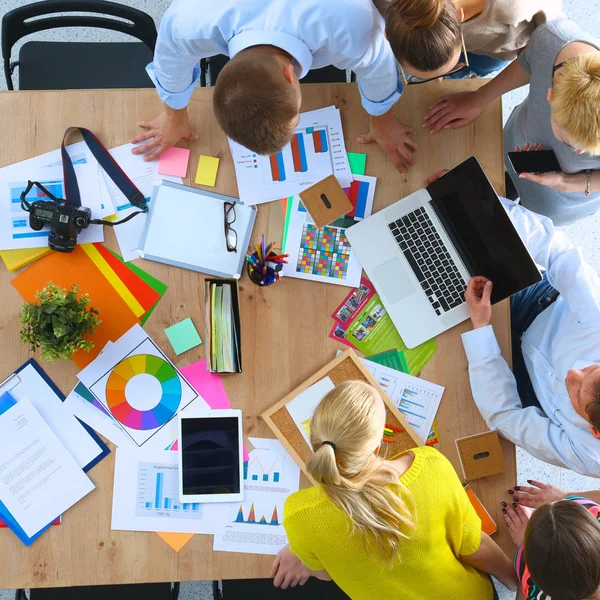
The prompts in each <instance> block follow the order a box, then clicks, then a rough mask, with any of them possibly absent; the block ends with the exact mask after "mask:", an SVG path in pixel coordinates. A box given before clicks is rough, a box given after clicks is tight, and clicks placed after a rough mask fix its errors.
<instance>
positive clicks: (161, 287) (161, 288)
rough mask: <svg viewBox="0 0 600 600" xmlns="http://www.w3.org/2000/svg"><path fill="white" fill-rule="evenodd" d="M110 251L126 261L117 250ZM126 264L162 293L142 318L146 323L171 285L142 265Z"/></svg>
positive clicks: (142, 322) (143, 322) (156, 290)
mask: <svg viewBox="0 0 600 600" xmlns="http://www.w3.org/2000/svg"><path fill="white" fill-rule="evenodd" d="M109 252H110V253H111V254H113V255H114V256H116V257H117V258H118V259H119V260H120V261H121V262H122V263H125V261H124V260H123V257H122V256H121V255H119V254H117V253H116V252H113V251H112V250H110V248H109ZM125 265H127V268H128V269H129V270H130V271H133V272H134V273H135V274H136V275H137V276H138V277H139V278H140V279H143V280H144V281H145V282H146V283H147V284H148V285H149V286H150V287H151V288H152V289H153V290H154V291H155V292H157V293H158V294H160V298H159V299H158V300H157V301H156V302H155V303H154V305H153V306H152V307H151V308H150V310H149V311H148V312H147V313H146V314H145V315H144V316H143V317H142V318H141V319H140V322H141V324H142V325H144V324H145V323H146V321H147V320H148V318H149V317H150V315H151V314H152V313H153V312H154V309H155V308H156V307H157V306H158V303H159V302H160V300H161V298H162V297H163V296H164V295H165V292H166V291H167V289H168V288H169V286H168V285H167V284H166V283H163V282H162V281H160V280H159V279H156V277H153V276H152V275H150V273H147V272H146V271H144V269H140V267H138V266H137V265H134V264H132V263H125Z"/></svg>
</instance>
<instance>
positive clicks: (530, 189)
mask: <svg viewBox="0 0 600 600" xmlns="http://www.w3.org/2000/svg"><path fill="white" fill-rule="evenodd" d="M571 42H585V43H587V44H590V45H592V46H595V47H596V48H600V46H599V43H598V40H596V38H594V37H593V36H592V35H590V34H588V33H586V32H585V31H583V30H582V29H581V28H580V27H579V25H577V24H576V23H574V22H573V21H570V20H568V19H561V20H557V21H550V22H549V23H546V24H545V25H542V26H541V27H538V28H537V29H536V30H535V32H534V34H533V36H532V37H531V40H530V41H529V45H528V46H527V48H526V49H525V51H524V52H523V53H522V54H521V56H520V57H519V62H520V63H521V66H522V67H523V68H524V69H525V70H526V71H528V72H529V73H531V84H530V87H529V96H527V98H526V99H525V100H524V101H523V102H522V103H521V104H520V105H519V106H517V107H516V108H515V109H514V110H513V112H512V114H511V115H510V118H509V119H508V122H507V123H506V126H505V128H504V151H505V152H512V151H513V150H514V147H515V146H519V147H522V146H523V145H524V144H525V143H526V142H529V143H530V144H533V143H535V142H537V143H538V144H543V145H544V149H545V150H553V151H554V153H555V154H556V157H557V158H558V162H559V163H560V166H561V167H562V171H563V173H578V172H580V171H584V170H586V169H592V170H600V157H599V156H591V155H590V154H577V153H576V152H575V151H574V150H571V148H569V147H568V146H566V145H565V144H564V143H563V142H561V141H560V140H557V139H556V137H555V136H554V134H553V133H552V127H551V124H550V104H548V100H547V94H548V89H549V88H551V87H552V69H553V67H554V63H555V62H556V57H557V56H558V54H559V53H560V51H561V50H562V49H563V48H564V47H565V46H566V45H567V44H569V43H571ZM599 110H600V109H599ZM505 163H506V169H507V171H508V172H509V174H510V176H511V178H512V180H513V181H514V184H515V187H516V188H517V191H518V192H519V196H520V198H521V204H523V206H525V207H527V208H528V209H530V210H532V211H534V212H536V213H539V214H542V215H546V216H547V217H550V218H551V219H552V220H553V221H554V224H555V225H568V224H569V223H573V222H575V221H578V220H579V219H583V218H584V217H587V216H589V215H591V214H593V213H595V212H596V211H597V210H599V209H600V192H597V193H592V195H591V196H586V195H585V193H584V191H581V192H559V191H557V190H554V189H552V188H549V187H547V186H544V185H539V184H537V183H533V182H531V181H527V180H524V179H520V178H519V176H518V175H517V174H516V173H515V172H514V170H513V169H512V167H511V166H510V163H509V162H508V159H506V158H505Z"/></svg>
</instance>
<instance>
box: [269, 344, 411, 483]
mask: <svg viewBox="0 0 600 600" xmlns="http://www.w3.org/2000/svg"><path fill="white" fill-rule="evenodd" d="M326 377H329V378H330V379H331V381H332V383H333V384H334V385H337V384H339V383H342V382H343V381H348V380H351V379H357V380H359V381H364V382H366V383H368V384H370V385H372V386H373V387H374V388H375V389H376V390H377V391H378V392H379V394H380V395H381V398H382V399H383V401H384V402H385V404H386V408H387V418H386V423H388V424H390V425H394V426H395V427H398V428H400V429H402V432H394V436H393V440H394V441H393V442H391V443H384V444H382V455H383V456H384V457H386V458H392V457H394V456H396V455H398V454H400V453H401V452H404V451H406V450H410V449H411V448H416V447H417V446H423V442H421V440H420V439H419V437H418V436H417V434H416V433H415V431H414V429H413V428H412V427H411V426H410V425H409V424H408V422H407V421H406V419H405V418H404V416H403V415H402V413H400V411H399V410H398V409H397V408H396V406H395V404H394V403H393V402H392V401H391V400H390V398H389V397H388V395H387V394H386V393H385V392H384V391H383V390H382V389H381V387H380V386H379V384H378V383H377V381H375V379H374V378H373V376H372V375H371V372H370V371H369V370H368V369H367V368H366V367H365V366H364V365H363V364H362V362H361V361H360V359H359V358H358V357H357V355H356V354H355V352H354V351H353V350H351V349H348V350H346V351H345V352H343V353H342V354H340V355H339V356H338V357H337V358H335V359H334V360H332V361H331V362H330V363H328V364H327V365H325V366H324V367H323V368H322V369H321V370H320V371H318V372H317V373H315V374H314V375H313V376H312V377H309V378H308V379H307V380H306V381H305V382H304V383H303V384H301V385H299V386H298V387H297V388H296V389H295V390H293V391H292V392H290V393H289V394H288V395H287V396H285V398H283V399H282V400H280V401H279V402H277V404H275V405H274V406H272V407H271V408H270V409H268V410H266V411H265V412H264V413H263V414H262V415H261V417H262V418H263V420H264V421H265V422H266V424H267V425H268V426H269V427H270V428H271V430H272V431H273V433H274V434H275V435H276V436H277V439H278V440H279V441H280V442H281V443H282V444H283V445H284V446H285V448H286V450H287V451H288V452H289V453H290V454H291V455H292V457H293V458H294V460H295V461H296V463H298V466H299V467H300V468H301V469H302V471H303V473H304V474H305V475H306V476H307V477H308V479H309V480H310V482H311V483H312V484H313V485H315V484H316V482H315V481H314V480H313V479H312V477H311V476H310V474H309V473H308V470H307V469H306V461H307V460H308V459H309V458H310V457H311V455H312V454H313V451H312V449H311V448H310V447H309V445H308V444H307V442H306V440H305V439H304V436H303V435H302V433H301V432H300V430H299V429H298V427H297V425H296V423H295V422H294V420H293V418H292V416H291V414H290V413H289V412H288V409H287V405H288V404H289V403H290V402H291V401H292V400H293V399H294V398H296V397H297V396H298V395H299V394H301V393H302V392H304V391H305V390H307V389H308V388H309V387H311V386H312V385H314V384H315V383H317V382H318V381H321V380H322V379H324V378H326ZM381 433H382V436H383V432H381Z"/></svg>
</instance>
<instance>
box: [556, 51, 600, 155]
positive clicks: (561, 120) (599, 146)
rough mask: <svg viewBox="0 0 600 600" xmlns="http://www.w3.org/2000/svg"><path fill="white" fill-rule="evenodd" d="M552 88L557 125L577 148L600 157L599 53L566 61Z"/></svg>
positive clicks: (559, 70)
mask: <svg viewBox="0 0 600 600" xmlns="http://www.w3.org/2000/svg"><path fill="white" fill-rule="evenodd" d="M552 89H553V98H552V102H551V103H550V105H551V107H552V117H553V118H554V121H555V122H556V124H557V125H558V126H559V127H560V128H561V129H563V130H564V131H565V132H566V133H567V134H568V136H569V138H570V141H571V142H572V143H573V145H574V146H575V147H576V148H580V149H582V150H585V151H586V152H588V153H589V154H595V155H598V154H600V52H594V53H592V54H584V55H582V56H576V57H575V58H571V59H569V60H567V61H565V63H564V65H563V66H562V67H561V68H560V69H558V70H557V71H556V73H555V75H554V84H553V88H552Z"/></svg>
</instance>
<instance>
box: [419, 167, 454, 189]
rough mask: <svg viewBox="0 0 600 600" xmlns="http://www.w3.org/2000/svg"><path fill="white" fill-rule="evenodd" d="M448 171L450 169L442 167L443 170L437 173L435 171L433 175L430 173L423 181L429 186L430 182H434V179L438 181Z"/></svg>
mask: <svg viewBox="0 0 600 600" xmlns="http://www.w3.org/2000/svg"><path fill="white" fill-rule="evenodd" d="M446 173H448V169H442V170H441V171H438V172H437V173H434V174H433V175H430V176H429V177H428V178H427V179H426V180H425V181H424V182H423V185H425V186H428V185H429V184H430V183H433V182H434V181H437V180H438V179H439V178H440V177H441V176H442V175H445V174H446Z"/></svg>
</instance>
